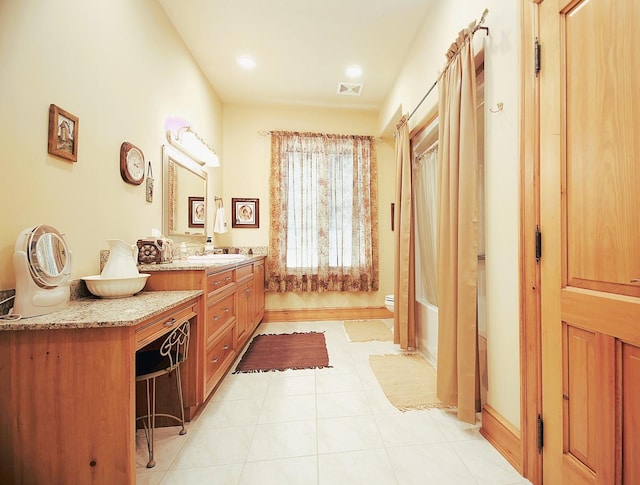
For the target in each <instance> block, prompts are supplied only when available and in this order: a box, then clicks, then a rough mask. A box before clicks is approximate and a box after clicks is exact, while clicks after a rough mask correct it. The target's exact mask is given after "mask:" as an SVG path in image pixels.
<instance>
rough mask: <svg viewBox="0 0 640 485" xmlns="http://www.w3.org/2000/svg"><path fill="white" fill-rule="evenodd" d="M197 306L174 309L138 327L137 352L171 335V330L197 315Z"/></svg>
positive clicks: (136, 331)
mask: <svg viewBox="0 0 640 485" xmlns="http://www.w3.org/2000/svg"><path fill="white" fill-rule="evenodd" d="M196 310H197V308H196V305H195V304H191V305H189V306H187V307H182V308H178V309H174V310H172V311H168V312H165V313H163V314H161V315H159V316H157V317H156V318H153V319H150V320H147V321H146V322H142V323H141V324H139V325H138V326H137V327H136V330H135V334H136V350H139V349H141V348H142V347H144V346H145V345H147V344H149V343H151V342H153V341H154V340H156V339H157V338H158V337H160V336H162V335H164V334H165V333H169V331H170V330H172V329H173V328H175V327H177V326H178V325H181V324H182V323H183V322H184V321H185V320H189V319H190V318H192V317H194V316H195V315H196Z"/></svg>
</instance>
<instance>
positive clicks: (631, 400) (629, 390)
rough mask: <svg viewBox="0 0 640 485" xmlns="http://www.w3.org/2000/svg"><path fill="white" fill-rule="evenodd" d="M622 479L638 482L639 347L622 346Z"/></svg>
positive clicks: (628, 481) (625, 481) (639, 437)
mask: <svg viewBox="0 0 640 485" xmlns="http://www.w3.org/2000/svg"><path fill="white" fill-rule="evenodd" d="M622 376H623V377H622V387H623V389H624V391H625V392H624V395H623V400H622V406H623V416H624V417H623V420H622V436H623V446H622V449H623V454H622V463H623V473H622V475H623V481H624V483H640V458H639V457H640V347H636V346H633V345H628V344H624V345H623V347H622Z"/></svg>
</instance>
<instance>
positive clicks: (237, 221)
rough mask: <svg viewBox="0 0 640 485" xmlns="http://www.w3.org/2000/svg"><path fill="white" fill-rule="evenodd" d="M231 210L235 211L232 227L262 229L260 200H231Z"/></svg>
mask: <svg viewBox="0 0 640 485" xmlns="http://www.w3.org/2000/svg"><path fill="white" fill-rule="evenodd" d="M231 210H232V211H233V219H232V221H231V227H244V228H258V227H260V200H259V199H231Z"/></svg>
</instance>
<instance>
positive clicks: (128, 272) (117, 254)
mask: <svg viewBox="0 0 640 485" xmlns="http://www.w3.org/2000/svg"><path fill="white" fill-rule="evenodd" d="M107 242H108V243H109V259H108V260H107V264H105V265H104V268H103V269H102V273H100V276H101V277H102V278H131V277H134V276H139V275H140V272H139V271H138V265H137V261H138V246H137V245H135V244H129V243H127V242H125V241H122V240H120V239H107Z"/></svg>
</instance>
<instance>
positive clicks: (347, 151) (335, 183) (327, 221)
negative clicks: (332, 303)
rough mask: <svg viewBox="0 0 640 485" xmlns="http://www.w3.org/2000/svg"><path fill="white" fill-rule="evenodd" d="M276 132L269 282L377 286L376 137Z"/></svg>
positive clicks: (295, 286) (304, 287) (281, 286)
mask: <svg viewBox="0 0 640 485" xmlns="http://www.w3.org/2000/svg"><path fill="white" fill-rule="evenodd" d="M271 137H272V153H271V221H272V224H271V238H270V251H269V258H268V262H267V265H268V268H267V280H268V288H269V289H270V290H272V291H372V290H377V288H378V255H377V247H378V243H377V227H378V221H377V165H376V157H375V145H374V141H373V139H372V137H365V136H342V135H325V134H314V133H284V132H274V133H272V134H271Z"/></svg>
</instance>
